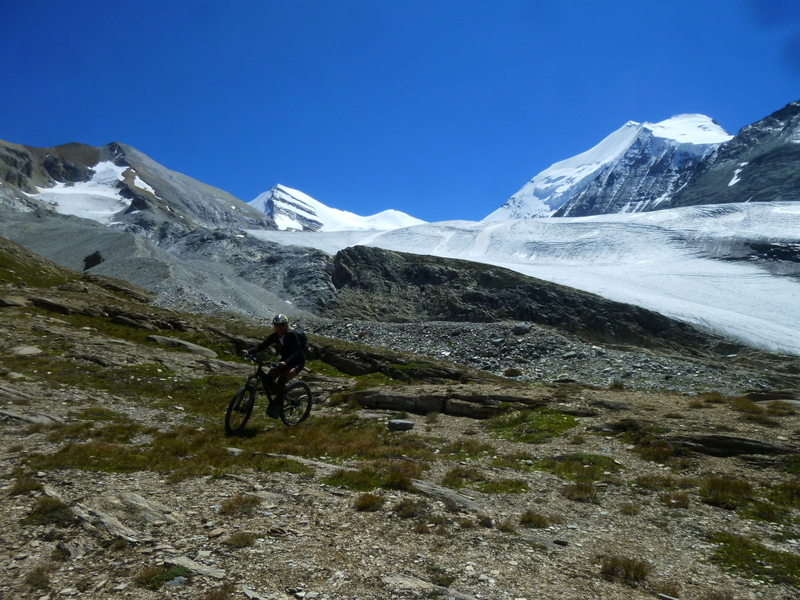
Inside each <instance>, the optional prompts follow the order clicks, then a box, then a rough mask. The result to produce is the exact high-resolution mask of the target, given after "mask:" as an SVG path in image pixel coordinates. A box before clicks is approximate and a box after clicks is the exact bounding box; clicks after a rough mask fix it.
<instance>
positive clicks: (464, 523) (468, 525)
mask: <svg viewBox="0 0 800 600" xmlns="http://www.w3.org/2000/svg"><path fill="white" fill-rule="evenodd" d="M457 525H458V526H459V527H460V528H461V529H474V528H475V521H473V520H472V519H469V518H467V517H464V518H463V519H459V520H458V523H457Z"/></svg>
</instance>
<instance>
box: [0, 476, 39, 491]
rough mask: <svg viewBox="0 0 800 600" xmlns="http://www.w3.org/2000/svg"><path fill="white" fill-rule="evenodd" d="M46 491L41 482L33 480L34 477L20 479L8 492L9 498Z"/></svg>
mask: <svg viewBox="0 0 800 600" xmlns="http://www.w3.org/2000/svg"><path fill="white" fill-rule="evenodd" d="M43 489H44V485H43V484H42V482H41V481H38V480H36V479H33V478H32V477H19V478H17V480H16V481H15V482H14V485H13V486H11V490H10V491H9V492H8V494H9V496H25V495H27V494H30V493H31V492H38V491H41V490H43Z"/></svg>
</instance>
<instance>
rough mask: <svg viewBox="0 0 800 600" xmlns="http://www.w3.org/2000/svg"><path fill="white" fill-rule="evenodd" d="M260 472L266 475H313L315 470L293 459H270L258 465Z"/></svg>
mask: <svg viewBox="0 0 800 600" xmlns="http://www.w3.org/2000/svg"><path fill="white" fill-rule="evenodd" d="M256 468H257V469H258V470H259V471H264V472H266V473H297V474H301V475H302V474H307V473H312V472H313V469H312V468H311V467H309V466H308V465H304V464H303V463H301V462H299V461H297V460H294V459H291V458H268V459H266V460H264V461H262V462H260V463H259V464H258V466H257V467H256Z"/></svg>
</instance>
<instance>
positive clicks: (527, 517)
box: [519, 510, 564, 529]
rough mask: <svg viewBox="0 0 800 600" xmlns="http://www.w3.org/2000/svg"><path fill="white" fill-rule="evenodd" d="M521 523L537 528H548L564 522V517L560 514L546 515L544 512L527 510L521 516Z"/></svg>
mask: <svg viewBox="0 0 800 600" xmlns="http://www.w3.org/2000/svg"><path fill="white" fill-rule="evenodd" d="M519 523H520V525H524V526H525V527H533V528H537V529H547V528H548V527H550V526H551V525H557V524H562V523H564V519H563V517H560V516H558V515H545V514H542V513H538V512H534V511H530V510H527V511H525V513H524V514H523V515H522V516H521V517H520V518H519Z"/></svg>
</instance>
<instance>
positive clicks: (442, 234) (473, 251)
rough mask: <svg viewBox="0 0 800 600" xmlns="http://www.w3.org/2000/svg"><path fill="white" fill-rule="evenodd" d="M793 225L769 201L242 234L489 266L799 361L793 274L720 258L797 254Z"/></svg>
mask: <svg viewBox="0 0 800 600" xmlns="http://www.w3.org/2000/svg"><path fill="white" fill-rule="evenodd" d="M798 222H800V203H797V202H774V203H769V202H765V203H758V204H755V203H754V204H747V203H737V204H727V205H706V206H694V207H685V208H676V209H666V210H661V211H652V212H646V213H626V214H611V215H598V216H591V217H556V218H548V219H509V220H503V221H489V222H485V221H482V222H475V221H446V222H439V223H428V224H422V225H415V226H411V227H403V228H398V229H393V230H390V231H361V232H354V231H346V232H289V231H250V232H249V233H250V234H251V235H253V236H256V237H258V238H260V239H265V240H270V241H273V242H277V243H280V244H286V245H297V246H309V247H314V248H318V249H321V250H323V251H325V252H328V253H330V254H333V253H335V252H337V251H338V250H340V249H342V248H345V247H348V246H353V245H359V244H360V245H367V246H375V247H379V248H384V249H387V250H394V251H398V252H410V253H415V254H428V255H435V256H442V257H447V258H460V259H465V260H472V261H476V262H482V263H486V264H492V265H496V266H501V267H505V268H508V269H511V270H514V271H517V272H519V273H522V274H524V275H529V276H531V277H536V278H539V279H543V280H547V281H552V282H555V283H559V284H562V285H566V286H569V287H573V288H576V289H580V290H584V291H587V292H591V293H595V294H598V295H600V296H603V297H605V298H609V299H611V300H616V301H619V302H625V303H629V304H634V305H637V306H641V307H644V308H647V309H650V310H654V311H656V312H659V313H661V314H664V315H666V316H669V317H672V318H676V319H680V320H682V321H685V322H688V323H691V324H693V325H695V326H697V327H699V328H701V329H703V330H705V331H709V332H712V333H716V334H719V335H723V336H725V337H727V338H729V339H732V340H737V341H740V342H742V343H745V344H748V345H751V346H755V347H757V348H762V349H765V350H770V351H773V352H780V353H787V354H796V355H800V277H798V273H797V272H794V273H788V274H774V273H771V272H770V271H769V269H768V268H767V266H768V265H766V264H762V263H759V262H755V261H752V260H746V259H742V260H730V259H728V260H723V259H722V258H720V257H728V258H730V257H729V252H728V251H727V249H728V248H729V247H730V246H731V245H732V244H736V243H741V244H744V245H746V244H749V243H752V242H753V241H756V240H758V241H764V242H769V243H781V244H790V245H798V244H800V230H799V229H798V227H797V224H798ZM715 247H720V248H723V249H724V251H720V252H715V251H714V249H715ZM797 247H800V246H797ZM796 266H797V267H798V268H797V270H798V271H800V265H796Z"/></svg>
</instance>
